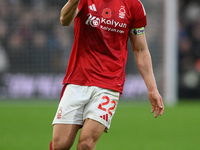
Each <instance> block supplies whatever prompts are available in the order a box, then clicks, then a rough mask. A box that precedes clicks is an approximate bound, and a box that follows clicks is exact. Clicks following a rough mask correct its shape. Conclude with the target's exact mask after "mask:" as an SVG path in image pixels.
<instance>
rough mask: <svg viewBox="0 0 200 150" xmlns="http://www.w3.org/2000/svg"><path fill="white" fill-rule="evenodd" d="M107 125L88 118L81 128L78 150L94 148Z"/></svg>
mask: <svg viewBox="0 0 200 150" xmlns="http://www.w3.org/2000/svg"><path fill="white" fill-rule="evenodd" d="M105 128H106V127H105V126H104V125H102V124H101V123H99V122H97V121H94V120H92V119H86V120H85V122H84V124H83V128H82V129H81V132H80V136H79V141H78V146H77V150H85V149H87V150H94V149H95V147H96V144H97V141H98V140H99V138H100V137H101V135H102V133H103V132H104V130H105Z"/></svg>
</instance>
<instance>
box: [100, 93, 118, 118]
mask: <svg viewBox="0 0 200 150" xmlns="http://www.w3.org/2000/svg"><path fill="white" fill-rule="evenodd" d="M102 99H105V100H106V101H105V102H103V103H101V104H99V106H98V108H99V109H101V110H103V111H105V112H106V111H107V112H108V113H109V114H110V115H111V116H112V115H113V114H112V112H111V110H114V109H115V107H116V102H115V101H114V100H112V101H110V98H109V97H108V96H103V97H102ZM109 103H111V104H114V106H113V107H110V108H108V109H106V108H105V107H104V106H106V105H108V104H109Z"/></svg>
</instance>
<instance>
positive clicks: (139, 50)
mask: <svg viewBox="0 0 200 150" xmlns="http://www.w3.org/2000/svg"><path fill="white" fill-rule="evenodd" d="M142 30H144V28H143V29H142ZM138 31H139V32H140V30H138ZM130 40H131V45H132V49H133V52H134V55H135V59H136V63H137V66H138V69H139V71H140V73H141V75H142V77H143V79H144V82H145V84H146V86H147V89H148V96H149V100H150V102H151V105H152V110H151V112H152V113H153V112H154V111H155V118H156V117H157V116H158V115H160V116H161V115H162V114H163V111H164V105H163V101H162V97H161V95H160V94H159V92H158V89H157V85H156V81H155V77H154V73H153V67H152V60H151V55H150V52H149V49H148V46H147V41H146V37H145V34H144V33H142V34H140V33H139V34H138V33H137V30H135V31H134V32H132V33H131V34H130Z"/></svg>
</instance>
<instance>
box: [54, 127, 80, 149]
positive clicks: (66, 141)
mask: <svg viewBox="0 0 200 150" xmlns="http://www.w3.org/2000/svg"><path fill="white" fill-rule="evenodd" d="M80 128H81V125H76V124H55V125H54V126H53V148H54V149H70V148H71V146H72V145H73V143H74V140H75V138H76V134H77V132H78V130H79V129H80Z"/></svg>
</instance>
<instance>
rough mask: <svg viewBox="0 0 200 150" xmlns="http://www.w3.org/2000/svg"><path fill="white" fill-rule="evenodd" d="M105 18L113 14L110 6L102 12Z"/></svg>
mask: <svg viewBox="0 0 200 150" xmlns="http://www.w3.org/2000/svg"><path fill="white" fill-rule="evenodd" d="M102 16H103V17H104V18H110V17H111V16H112V11H111V10H110V9H109V8H105V9H104V10H103V12H102Z"/></svg>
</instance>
